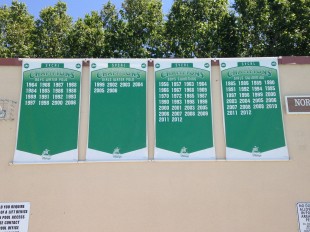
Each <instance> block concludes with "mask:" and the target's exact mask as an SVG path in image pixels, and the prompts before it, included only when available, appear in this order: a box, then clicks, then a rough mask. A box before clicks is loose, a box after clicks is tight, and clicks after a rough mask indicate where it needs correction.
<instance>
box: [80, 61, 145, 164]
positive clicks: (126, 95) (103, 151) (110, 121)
mask: <svg viewBox="0 0 310 232" xmlns="http://www.w3.org/2000/svg"><path fill="white" fill-rule="evenodd" d="M90 66H91V67H90V116H89V136H88V149H87V155H86V159H87V160H88V161H100V160H103V161H104V160H115V161H121V160H145V159H147V158H148V154H147V144H146V141H147V136H146V134H147V130H146V73H147V60H146V59H98V60H95V59H94V60H91V61H90Z"/></svg>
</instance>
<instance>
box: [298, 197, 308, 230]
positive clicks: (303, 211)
mask: <svg viewBox="0 0 310 232" xmlns="http://www.w3.org/2000/svg"><path fill="white" fill-rule="evenodd" d="M297 212H298V221H299V231H300V232H310V202H300V203H297Z"/></svg>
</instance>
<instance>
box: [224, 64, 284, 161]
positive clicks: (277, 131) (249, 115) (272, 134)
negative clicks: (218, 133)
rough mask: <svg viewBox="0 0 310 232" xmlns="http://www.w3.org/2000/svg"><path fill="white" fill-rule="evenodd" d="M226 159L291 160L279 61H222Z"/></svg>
mask: <svg viewBox="0 0 310 232" xmlns="http://www.w3.org/2000/svg"><path fill="white" fill-rule="evenodd" d="M220 66H221V76H222V94H223V99H222V100H223V108H224V109H223V112H224V123H225V136H226V158H227V159H229V160H288V158H289V156H288V151H287V147H286V141H285V136H284V128H283V119H282V109H281V98H280V90H279V80H278V62H277V58H243V59H242V58H240V59H220Z"/></svg>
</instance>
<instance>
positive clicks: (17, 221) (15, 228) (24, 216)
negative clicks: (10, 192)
mask: <svg viewBox="0 0 310 232" xmlns="http://www.w3.org/2000/svg"><path fill="white" fill-rule="evenodd" d="M29 214H30V202H14V203H0V231H1V232H27V231H28V223H29Z"/></svg>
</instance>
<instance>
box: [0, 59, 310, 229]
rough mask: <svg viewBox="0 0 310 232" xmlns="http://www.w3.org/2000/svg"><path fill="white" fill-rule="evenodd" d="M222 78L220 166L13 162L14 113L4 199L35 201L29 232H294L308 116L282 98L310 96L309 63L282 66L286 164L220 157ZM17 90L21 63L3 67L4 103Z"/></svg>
mask: <svg viewBox="0 0 310 232" xmlns="http://www.w3.org/2000/svg"><path fill="white" fill-rule="evenodd" d="M88 71H89V69H88V67H84V68H83V80H82V86H83V88H82V105H81V126H80V138H79V149H80V151H79V159H80V160H84V159H85V150H86V140H87V120H88V87H89V85H88V76H89V75H88ZM150 72H152V69H151V68H150ZM219 74H220V72H219V66H213V68H212V91H213V92H212V94H213V115H214V138H215V145H216V152H217V158H218V160H217V161H205V162H202V161H189V162H188V161H187V162H186V161H183V162H178V161H167V162H166V161H145V162H119V163H115V162H114V163H113V162H106V163H105V162H102V163H78V164H77V163H75V164H52V165H50V164H49V165H10V162H11V161H12V160H13V153H14V148H15V143H16V141H15V140H16V127H17V122H18V119H17V114H18V112H16V114H15V115H16V119H15V120H14V121H0V134H1V137H0V202H24V201H27V202H28V201H29V202H30V203H31V215H30V220H29V232H79V231H81V232H84V231H87V232H88V231H94V232H123V231H125V232H146V231H147V232H200V231H201V232H205V231H210V232H227V231H232V232H249V231H251V232H262V231H263V232H279V231H281V232H294V231H296V232H297V231H298V221H297V211H296V203H297V202H301V201H302V202H307V201H308V202H310V181H309V177H310V143H309V141H310V115H287V114H286V113H285V104H284V103H285V102H284V96H286V95H302V94H309V92H310V87H309V86H310V76H309V74H310V65H280V85H281V93H282V105H283V116H284V124H285V132H286V138H287V143H288V149H289V153H290V161H225V160H224V158H225V143H224V132H223V120H222V106H221V93H220V77H219ZM150 75H151V74H150ZM150 77H151V76H150ZM152 80H153V78H150V79H149V82H148V84H149V90H150V91H149V94H150V95H149V96H148V97H149V98H148V100H149V101H148V102H149V105H148V114H149V118H150V120H149V145H150V157H152V156H153V152H152V148H153V146H154V144H153V139H154V126H153V125H152V122H153V121H152V120H151V118H153V109H154V107H153V102H152V99H153V97H152V94H153V90H152V86H153V82H152ZM20 86H21V67H20V66H1V67H0V98H8V99H11V100H14V101H18V102H19V94H20Z"/></svg>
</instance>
